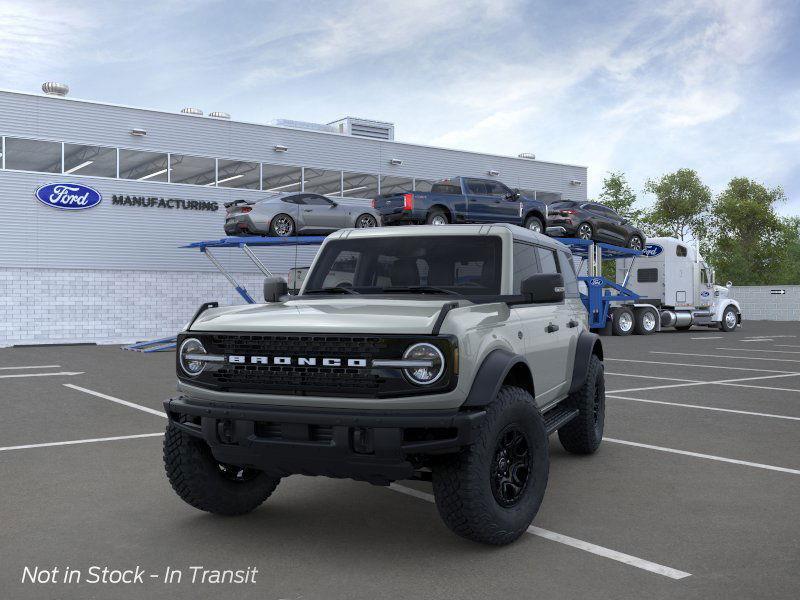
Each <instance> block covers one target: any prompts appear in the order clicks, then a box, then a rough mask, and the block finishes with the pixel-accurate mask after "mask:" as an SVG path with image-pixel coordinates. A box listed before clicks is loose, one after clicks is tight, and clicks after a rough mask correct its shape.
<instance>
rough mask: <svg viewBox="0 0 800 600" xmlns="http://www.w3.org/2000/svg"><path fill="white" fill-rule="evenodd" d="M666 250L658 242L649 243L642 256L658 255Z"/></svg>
mask: <svg viewBox="0 0 800 600" xmlns="http://www.w3.org/2000/svg"><path fill="white" fill-rule="evenodd" d="M663 251H664V248H662V247H661V246H659V245H658V244H647V245H646V246H645V247H644V250H642V256H658V255H659V254H661V253H662V252H663Z"/></svg>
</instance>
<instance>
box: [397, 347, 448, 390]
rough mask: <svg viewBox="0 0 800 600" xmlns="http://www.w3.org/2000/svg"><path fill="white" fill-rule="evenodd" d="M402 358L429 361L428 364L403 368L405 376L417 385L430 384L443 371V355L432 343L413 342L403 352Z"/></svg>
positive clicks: (437, 378) (436, 379)
mask: <svg viewBox="0 0 800 600" xmlns="http://www.w3.org/2000/svg"><path fill="white" fill-rule="evenodd" d="M403 359H405V360H419V361H425V362H429V363H430V366H425V367H408V368H406V369H403V373H405V375H406V377H408V379H409V380H411V382H412V383H416V384H417V385H430V384H431V383H434V382H435V381H438V380H439V378H440V377H441V376H442V374H443V373H444V356H443V355H442V353H441V351H440V350H439V349H438V348H437V347H436V346H434V345H433V344H426V343H421V344H414V345H413V346H410V347H409V348H408V350H406V352H405V354H403Z"/></svg>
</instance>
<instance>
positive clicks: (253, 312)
mask: <svg viewBox="0 0 800 600" xmlns="http://www.w3.org/2000/svg"><path fill="white" fill-rule="evenodd" d="M454 301H457V298H455V297H447V296H441V297H440V296H437V297H436V298H429V297H428V298H425V299H412V298H391V299H380V298H369V297H367V296H365V297H363V298H358V297H355V298H336V299H331V298H324V299H323V298H320V299H318V300H309V299H303V300H299V299H298V300H286V301H284V302H276V303H274V304H257V305H252V304H247V305H244V306H228V307H221V308H212V309H209V310H207V311H205V312H204V313H203V314H201V315H200V317H198V319H197V320H196V321H195V322H194V323H193V324H192V326H191V328H190V329H191V331H227V332H232V331H235V332H239V331H253V332H286V333H397V334H430V333H431V331H432V330H433V326H434V324H435V323H436V318H437V317H438V316H439V312H440V311H441V309H442V306H443V305H444V304H447V303H450V302H454ZM459 304H460V305H462V306H464V305H466V304H469V302H468V301H466V300H463V299H461V300H460V302H459Z"/></svg>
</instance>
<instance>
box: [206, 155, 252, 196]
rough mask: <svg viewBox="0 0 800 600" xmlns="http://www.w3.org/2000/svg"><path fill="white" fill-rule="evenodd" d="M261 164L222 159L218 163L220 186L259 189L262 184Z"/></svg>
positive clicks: (218, 181) (218, 182)
mask: <svg viewBox="0 0 800 600" xmlns="http://www.w3.org/2000/svg"><path fill="white" fill-rule="evenodd" d="M260 177H261V173H260V165H259V164H258V163H254V162H241V161H238V160H223V159H220V160H219V162H218V165H217V185H218V186H219V187H229V188H243V189H248V190H257V189H259V185H260V181H259V179H260Z"/></svg>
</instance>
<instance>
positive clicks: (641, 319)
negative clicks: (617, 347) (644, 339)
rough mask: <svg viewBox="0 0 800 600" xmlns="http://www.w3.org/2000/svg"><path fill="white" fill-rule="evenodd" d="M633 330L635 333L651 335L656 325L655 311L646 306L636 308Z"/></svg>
mask: <svg viewBox="0 0 800 600" xmlns="http://www.w3.org/2000/svg"><path fill="white" fill-rule="evenodd" d="M634 317H635V322H634V324H633V331H634V333H636V334H637V335H652V334H654V333H655V332H656V328H657V325H658V322H657V318H658V317H656V313H655V312H654V311H652V310H650V309H648V308H638V309H636V311H635V312H634Z"/></svg>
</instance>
